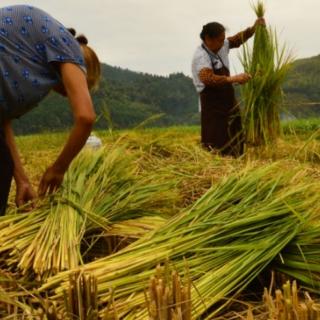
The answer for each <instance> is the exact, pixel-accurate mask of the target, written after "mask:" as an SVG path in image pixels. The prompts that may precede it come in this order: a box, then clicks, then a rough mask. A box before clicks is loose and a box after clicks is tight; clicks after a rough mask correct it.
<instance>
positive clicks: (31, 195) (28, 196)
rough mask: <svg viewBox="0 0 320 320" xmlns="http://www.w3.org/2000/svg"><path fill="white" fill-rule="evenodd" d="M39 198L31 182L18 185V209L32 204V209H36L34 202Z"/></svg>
mask: <svg viewBox="0 0 320 320" xmlns="http://www.w3.org/2000/svg"><path fill="white" fill-rule="evenodd" d="M36 198H37V195H36V193H35V191H34V190H33V188H32V186H31V184H30V182H29V181H25V182H19V183H17V191H16V205H17V207H21V206H24V205H26V204H28V203H30V208H31V209H34V207H35V204H34V200H35V199H36Z"/></svg>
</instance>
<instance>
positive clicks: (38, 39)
mask: <svg viewBox="0 0 320 320" xmlns="http://www.w3.org/2000/svg"><path fill="white" fill-rule="evenodd" d="M52 62H72V63H75V64H77V65H79V66H80V67H81V68H82V69H83V70H84V71H85V64H84V58H83V54H82V51H81V48H80V45H79V43H78V42H77V40H76V39H74V37H73V36H72V34H71V33H70V32H69V31H68V30H67V29H66V28H65V27H64V26H63V25H62V24H61V23H60V22H58V21H57V20H56V19H54V18H53V17H51V16H50V15H49V14H47V13H46V12H44V11H42V10H40V9H37V8H35V7H32V6H27V5H15V6H9V7H4V8H0V77H1V78H0V79H1V83H0V118H1V117H3V118H4V119H12V118H16V117H20V116H21V115H23V114H24V113H26V112H27V111H29V110H30V109H32V108H33V107H35V106H36V105H37V104H38V103H39V102H40V101H41V100H42V99H43V98H44V97H45V96H46V95H47V94H48V93H49V91H50V90H51V89H52V88H53V87H54V86H55V85H57V84H58V83H60V82H61V78H60V75H59V73H58V70H57V68H56V67H55V66H54V64H53V63H52Z"/></svg>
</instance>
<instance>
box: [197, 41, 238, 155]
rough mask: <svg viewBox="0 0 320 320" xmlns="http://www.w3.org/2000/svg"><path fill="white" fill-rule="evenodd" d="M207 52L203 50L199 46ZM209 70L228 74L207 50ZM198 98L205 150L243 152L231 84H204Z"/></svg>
mask: <svg viewBox="0 0 320 320" xmlns="http://www.w3.org/2000/svg"><path fill="white" fill-rule="evenodd" d="M203 48H204V49H205V50H206V51H207V49H206V48H205V47H204V46H203ZM207 53H208V55H209V57H210V59H211V62H212V69H213V71H214V73H215V74H216V75H224V76H230V72H229V69H228V68H227V67H226V66H225V65H224V64H223V61H222V60H221V59H220V57H219V56H218V58H219V59H220V61H221V63H222V65H223V67H222V68H220V69H216V68H215V65H214V63H213V61H212V58H211V55H210V54H209V52H208V51H207ZM200 101H201V142H202V144H203V146H204V147H206V148H208V149H210V150H211V149H215V150H218V151H219V152H220V153H221V154H223V155H231V156H234V157H238V156H240V155H242V154H243V145H244V136H243V132H242V124H241V116H240V108H239V105H238V104H237V101H236V98H235V92H234V88H233V86H232V84H229V83H227V84H224V85H219V86H216V87H213V86H212V87H209V86H206V87H205V88H204V90H203V91H202V92H201V93H200Z"/></svg>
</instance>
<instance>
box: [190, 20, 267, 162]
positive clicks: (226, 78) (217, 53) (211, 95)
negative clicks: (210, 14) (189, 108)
mask: <svg viewBox="0 0 320 320" xmlns="http://www.w3.org/2000/svg"><path fill="white" fill-rule="evenodd" d="M258 24H265V21H264V19H263V18H260V19H258V20H256V22H255V24H254V26H253V27H250V28H247V29H246V30H244V31H242V32H240V33H238V34H236V35H235V36H233V37H228V38H226V36H225V28H224V26H223V25H221V24H220V23H218V22H211V23H208V24H206V25H205V26H203V29H202V32H201V34H200V38H201V40H202V44H201V46H199V47H198V48H197V50H196V52H195V54H194V56H193V60H192V75H193V82H194V85H195V87H196V90H197V92H198V93H199V95H200V105H201V142H202V145H203V146H204V147H205V148H207V149H209V150H211V149H215V150H218V151H219V152H220V153H221V154H222V155H231V156H234V157H237V156H240V155H241V154H243V145H244V135H243V134H242V125H241V117H240V109H239V105H238V103H237V101H236V98H235V93H234V88H233V84H234V83H238V84H243V83H246V82H247V81H249V80H250V78H251V76H250V75H249V74H246V73H242V74H238V75H234V76H231V75H230V68H229V57H228V54H229V50H230V49H233V48H238V47H239V46H240V45H241V44H243V43H244V42H245V41H246V40H248V39H249V38H250V37H251V36H252V35H253V34H254V32H255V28H256V25H258Z"/></svg>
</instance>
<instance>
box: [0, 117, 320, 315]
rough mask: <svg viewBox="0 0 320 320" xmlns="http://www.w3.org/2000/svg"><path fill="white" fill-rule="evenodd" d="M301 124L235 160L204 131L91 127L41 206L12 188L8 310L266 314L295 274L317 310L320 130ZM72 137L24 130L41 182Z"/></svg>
mask: <svg viewBox="0 0 320 320" xmlns="http://www.w3.org/2000/svg"><path fill="white" fill-rule="evenodd" d="M303 123H304V122H291V123H289V122H288V123H285V124H284V125H283V132H284V135H283V137H282V138H279V139H278V140H277V144H276V146H277V147H276V148H274V147H271V146H265V147H263V148H262V147H260V148H248V150H247V153H246V154H245V156H244V157H242V158H240V159H234V158H228V157H220V156H219V155H218V154H215V153H209V152H207V151H205V150H203V149H202V148H201V146H200V143H199V128H197V127H174V128H166V129H165V128H163V129H143V128H141V129H137V130H131V131H114V132H108V131H105V132H104V131H100V132H96V133H95V134H96V135H97V136H99V137H100V138H101V140H102V142H103V147H102V148H100V149H98V150H91V149H90V148H86V149H85V150H83V152H82V153H81V154H80V155H79V156H78V158H77V159H76V160H75V161H74V162H73V164H72V166H71V168H70V170H69V172H68V174H67V175H66V177H65V181H64V184H63V187H62V188H61V189H60V190H59V192H57V193H56V194H55V195H53V196H50V197H48V198H46V199H42V200H41V201H39V202H38V203H37V207H36V209H35V210H33V211H32V212H27V213H26V212H17V211H16V210H15V209H14V205H13V200H14V190H12V192H11V196H10V199H11V204H10V208H9V212H8V214H7V216H5V217H3V218H1V219H0V225H1V228H0V251H1V261H0V269H1V272H0V276H1V279H0V284H1V286H0V302H1V304H0V314H1V319H91V320H94V319H128V320H130V319H155V320H160V319H168V320H173V319H182V320H190V319H239V318H241V317H243V318H244V319H271V318H270V317H271V316H270V315H274V314H276V313H277V312H278V311H279V310H277V308H276V307H275V302H274V301H278V300H279V299H280V298H279V297H278V298H273V296H272V295H273V293H274V294H276V293H275V291H273V290H276V289H281V287H282V285H283V284H284V283H285V281H287V279H295V280H297V283H298V286H299V288H301V290H306V291H307V292H309V294H310V299H311V300H312V301H313V303H314V304H313V305H312V308H313V309H316V307H317V303H316V299H317V297H318V294H319V293H320V281H319V267H318V266H319V262H320V261H318V260H319V243H320V238H319V234H320V232H319V231H320V230H319V229H320V226H319V222H318V217H319V214H320V211H319V205H318V203H319V198H320V193H319V191H320V185H319V177H320V156H319V150H320V148H319V147H320V132H319V130H318V128H317V124H316V123H317V121H316V120H314V121H313V126H312V129H311V130H310V127H309V126H307V125H305V127H304V124H303ZM303 127H304V128H303ZM65 138H66V135H65V134H64V133H56V134H42V135H34V136H24V137H19V138H18V139H17V140H18V141H17V142H18V145H19V147H20V150H21V153H22V157H23V160H24V163H25V166H26V168H27V170H28V171H29V174H30V176H31V179H32V181H33V184H34V186H35V187H36V186H37V182H38V179H39V177H40V176H41V173H42V172H43V170H44V169H45V167H46V166H47V165H49V164H50V163H51V161H53V160H54V158H55V156H56V155H57V154H58V152H59V150H60V148H61V146H62V144H63V142H64V140H65ZM272 273H275V274H276V276H277V277H276V278H277V280H271V274H272ZM261 277H262V278H263V279H264V280H263V281H262V280H261ZM257 279H260V280H259V281H260V282H261V281H262V284H260V285H259V286H257V281H258V280H257ZM279 279H280V280H279ZM260 282H259V283H260ZM269 285H271V286H272V290H271V291H268V292H269V296H268V299H269V300H268V301H269V302H268V304H266V302H265V304H263V302H262V299H263V288H264V287H265V286H269ZM301 292H302V291H301ZM249 293H250V296H247V295H248V294H249ZM252 294H254V296H255V297H254V298H253V296H252ZM277 294H278V295H279V293H277ZM311 297H312V298H311ZM264 299H265V300H264V301H267V300H266V299H267V298H266V295H265V298H264ZM276 299H278V300H276ZM280 300H281V299H280ZM239 301H242V302H239ZM259 301H260V303H259ZM272 301H273V302H272ZM281 301H282V300H281ZM284 301H286V300H285V299H284ZM308 301H309V300H308ZM314 301H315V302H314ZM272 303H273V304H272ZM284 305H285V303H284ZM286 308H287V309H288V308H289V307H288V305H286ZM297 308H298V307H297ZM299 308H300V306H299ZM310 308H311V307H310ZM313 309H312V310H313ZM288 310H289V309H288ZM290 310H291V309H290ZM299 310H300V309H299ZM290 312H291V311H290ZM292 312H293V311H292ZM314 312H316V311H314ZM278 313H279V314H280V313H281V312H280V311H279V312H278ZM287 313H288V314H289V311H288V312H287ZM281 314H283V313H281ZM237 315H238V318H237ZM273 318H275V319H280V318H276V317H273ZM281 319H289V318H281ZM306 319H309V318H306ZM310 319H311V318H310Z"/></svg>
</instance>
